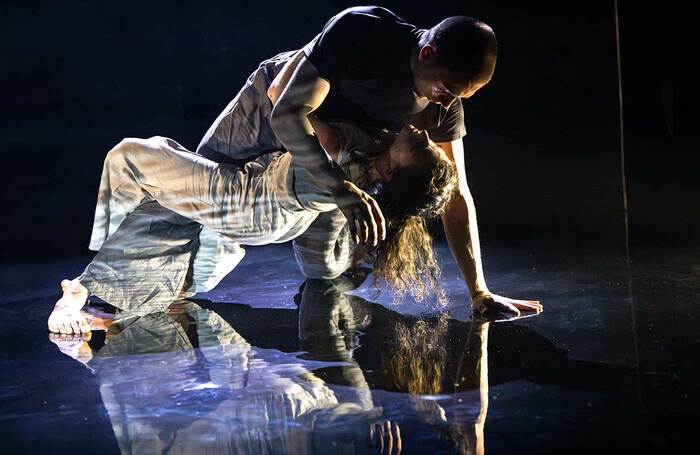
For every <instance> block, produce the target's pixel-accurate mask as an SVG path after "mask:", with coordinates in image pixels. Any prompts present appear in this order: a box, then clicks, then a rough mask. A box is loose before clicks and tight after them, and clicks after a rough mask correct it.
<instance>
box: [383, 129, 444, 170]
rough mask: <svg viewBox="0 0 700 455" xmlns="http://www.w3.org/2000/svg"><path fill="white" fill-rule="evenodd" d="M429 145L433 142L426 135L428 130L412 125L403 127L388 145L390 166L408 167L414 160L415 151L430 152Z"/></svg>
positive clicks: (394, 167)
mask: <svg viewBox="0 0 700 455" xmlns="http://www.w3.org/2000/svg"><path fill="white" fill-rule="evenodd" d="M429 145H432V146H435V143H434V142H433V141H431V140H430V138H429V137H428V132H427V131H425V130H419V129H418V128H416V127H415V126H413V125H410V124H409V125H406V126H404V127H403V129H402V130H401V132H400V133H399V135H398V136H397V137H396V140H395V141H394V142H393V143H392V144H391V147H389V159H390V163H391V168H392V169H396V168H404V167H408V166H410V165H411V164H413V163H414V162H415V159H416V154H417V153H431V151H430V149H429V148H428V146H429Z"/></svg>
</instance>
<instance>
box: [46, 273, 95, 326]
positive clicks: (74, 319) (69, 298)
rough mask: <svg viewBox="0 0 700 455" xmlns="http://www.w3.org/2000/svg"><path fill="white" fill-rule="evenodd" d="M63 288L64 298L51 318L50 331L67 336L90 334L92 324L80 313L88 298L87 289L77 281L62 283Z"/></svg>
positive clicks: (60, 300) (57, 304) (58, 303)
mask: <svg viewBox="0 0 700 455" xmlns="http://www.w3.org/2000/svg"><path fill="white" fill-rule="evenodd" d="M61 288H62V289H63V296H62V297H61V298H60V299H59V300H58V302H56V306H55V307H54V309H53V312H52V313H51V316H49V322H48V324H49V330H50V331H51V332H56V333H65V334H71V333H87V332H89V331H90V323H89V322H88V320H87V318H85V315H84V314H81V312H80V309H81V308H82V307H83V306H84V305H85V303H86V301H87V298H88V290H87V288H86V287H85V286H83V285H82V284H80V281H78V280H77V279H76V280H72V281H71V280H63V281H61Z"/></svg>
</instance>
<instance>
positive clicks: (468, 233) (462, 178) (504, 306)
mask: <svg viewBox="0 0 700 455" xmlns="http://www.w3.org/2000/svg"><path fill="white" fill-rule="evenodd" d="M438 145H439V146H440V147H441V148H442V149H443V150H444V151H445V153H446V154H447V156H448V157H449V158H450V159H451V160H452V161H453V162H454V163H455V165H456V167H457V173H458V174H459V186H458V189H457V191H456V192H455V194H454V196H453V198H452V200H451V201H450V203H449V204H448V206H447V209H446V210H445V213H444V214H443V215H442V225H443V227H444V228H445V236H446V237H447V243H448V244H449V246H450V250H452V254H453V255H454V257H455V259H456V261H457V265H458V266H459V269H460V270H461V271H462V275H464V280H465V282H466V284H467V287H468V288H469V294H470V295H471V298H472V307H473V308H474V309H475V310H478V311H480V312H484V311H486V310H493V311H509V312H512V313H516V314H519V313H520V310H523V311H541V309H542V305H540V303H539V302H538V301H536V300H516V299H510V298H508V297H503V296H500V295H497V294H492V293H491V292H490V291H489V289H488V287H487V286H486V279H485V278H484V269H483V266H482V264H481V245H480V243H479V229H478V226H477V222H476V209H475V208H474V199H473V198H472V195H471V192H470V191H469V186H468V185H467V174H466V168H465V167H464V145H463V143H462V139H456V140H454V141H452V142H443V143H440V144H438Z"/></svg>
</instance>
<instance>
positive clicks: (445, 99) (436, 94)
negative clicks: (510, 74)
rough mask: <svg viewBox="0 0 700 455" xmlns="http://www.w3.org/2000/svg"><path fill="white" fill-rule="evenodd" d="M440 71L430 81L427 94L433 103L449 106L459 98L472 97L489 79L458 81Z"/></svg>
mask: <svg viewBox="0 0 700 455" xmlns="http://www.w3.org/2000/svg"><path fill="white" fill-rule="evenodd" d="M440 73H443V74H444V72H438V76H437V77H435V78H434V79H433V80H432V81H429V84H428V90H427V93H426V94H425V96H426V98H428V100H429V101H430V102H432V103H437V104H441V105H442V106H443V107H445V108H448V107H449V106H450V105H451V104H452V103H453V102H454V101H455V100H456V99H457V98H464V99H467V98H470V97H472V96H473V95H474V94H475V93H476V92H477V91H479V89H481V87H483V86H484V85H486V84H487V83H488V81H476V82H461V83H460V82H457V81H454V80H453V79H452V78H450V77H449V76H447V75H446V74H445V75H442V74H440Z"/></svg>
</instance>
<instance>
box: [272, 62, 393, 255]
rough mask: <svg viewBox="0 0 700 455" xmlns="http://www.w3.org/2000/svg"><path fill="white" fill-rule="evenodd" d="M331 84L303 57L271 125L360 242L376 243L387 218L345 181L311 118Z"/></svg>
mask: <svg viewBox="0 0 700 455" xmlns="http://www.w3.org/2000/svg"><path fill="white" fill-rule="evenodd" d="M329 90H330V83H329V82H328V81H327V80H325V79H323V78H322V77H321V76H320V75H319V73H318V71H317V70H316V68H315V67H314V66H313V64H312V63H311V62H309V61H308V60H307V59H306V57H304V56H302V57H301V59H300V60H299V62H298V64H297V65H296V69H295V70H294V72H293V74H292V75H291V77H290V78H289V81H288V82H287V84H286V85H285V87H284V90H282V92H281V93H280V94H279V97H278V99H277V102H276V103H275V107H274V109H273V110H272V116H271V118H270V123H271V125H272V129H273V130H274V132H275V134H276V135H277V137H278V138H279V140H280V141H281V142H282V143H283V144H284V145H285V147H286V148H287V150H289V153H291V154H292V156H293V157H294V159H295V160H296V161H297V162H298V163H299V164H300V165H301V166H303V167H305V168H307V169H309V170H312V171H313V172H311V173H310V174H311V176H312V178H315V179H316V184H317V185H319V186H321V187H326V188H328V189H329V190H330V191H331V193H332V194H333V195H334V198H335V201H336V203H337V204H338V208H339V209H340V210H341V211H342V212H343V214H344V215H345V217H346V218H347V219H348V222H349V227H350V230H351V232H352V234H353V236H354V237H355V239H356V241H358V242H359V241H362V242H364V243H370V244H376V242H377V241H378V240H379V239H383V238H384V237H385V229H386V228H385V223H384V217H383V215H382V213H381V210H380V209H379V206H378V205H377V203H376V201H375V200H374V199H373V198H372V197H371V196H369V195H368V194H367V193H365V192H364V191H362V190H361V189H359V188H358V187H357V186H355V185H354V184H353V183H352V182H350V181H347V180H346V179H345V175H344V174H343V173H342V171H340V169H339V168H338V167H337V166H336V165H335V163H334V162H333V160H331V159H330V157H329V156H328V154H327V153H326V152H325V151H324V149H323V148H322V147H321V144H320V143H319V141H318V138H317V137H316V136H314V130H313V127H312V125H311V123H310V122H309V118H308V115H309V114H310V113H311V112H313V111H314V110H315V109H316V108H318V106H320V105H321V103H322V102H323V100H324V99H325V98H326V96H327V95H328V92H329Z"/></svg>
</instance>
